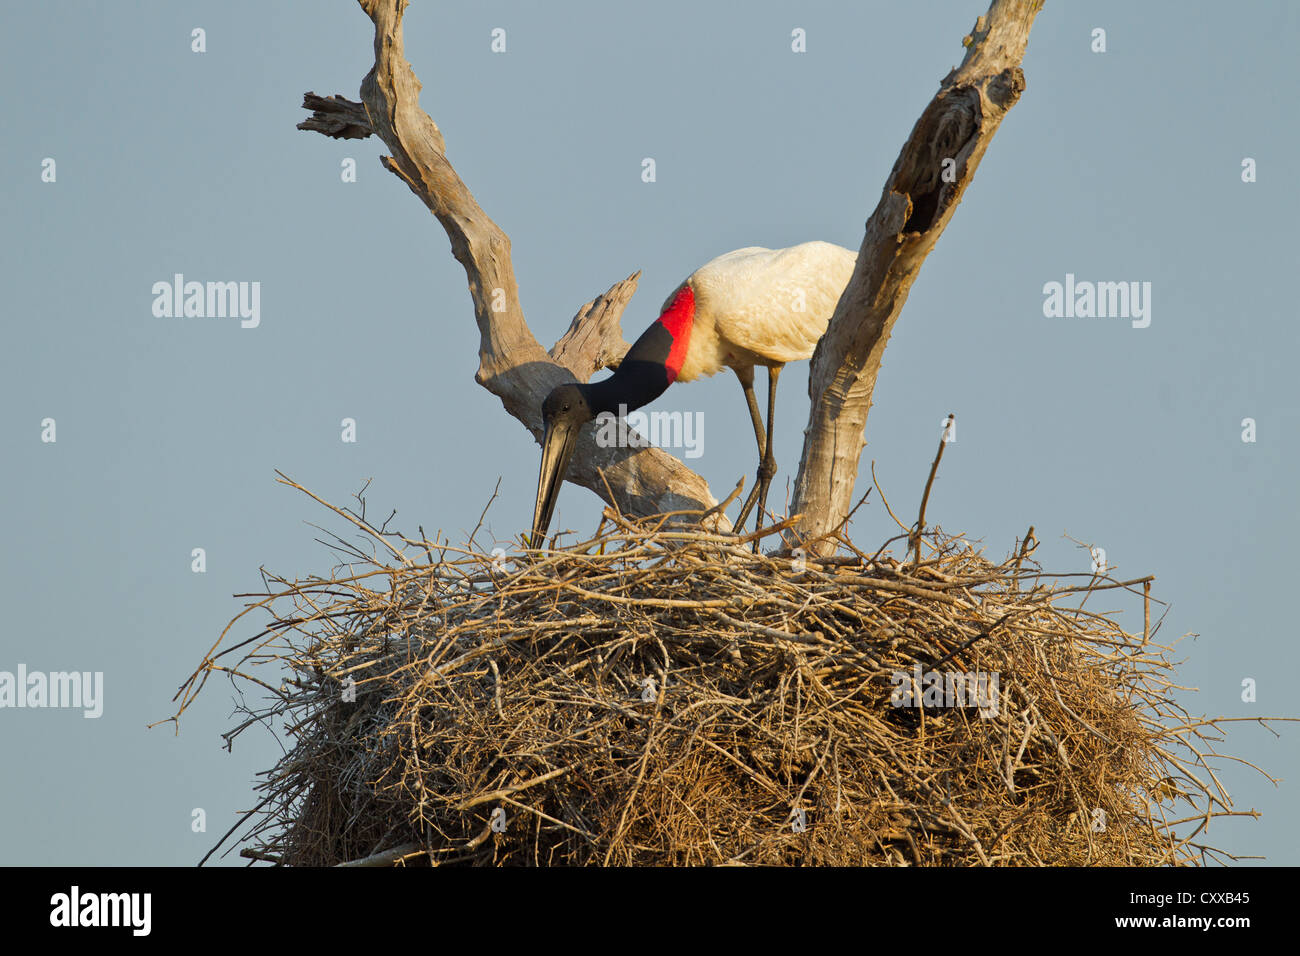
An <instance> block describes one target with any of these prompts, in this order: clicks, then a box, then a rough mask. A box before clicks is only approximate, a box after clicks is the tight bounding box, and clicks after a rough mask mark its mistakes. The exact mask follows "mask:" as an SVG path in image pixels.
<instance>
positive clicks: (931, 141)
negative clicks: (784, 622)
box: [791, 0, 1042, 552]
mask: <svg viewBox="0 0 1300 956" xmlns="http://www.w3.org/2000/svg"><path fill="white" fill-rule="evenodd" d="M1040 9H1042V0H994V3H993V5H992V6H991V7H990V8H989V12H988V13H987V14H986V15H985V16H982V17H980V18H979V19H978V20H977V21H976V23H975V29H974V31H973V32H972V33H971V34H970V35H969V36H967V37H966V38H965V40H964V41H963V42H964V43H965V44H966V48H967V49H966V57H965V59H964V60H963V61H962V64H961V66H959V67H957V68H956V69H955V70H953V71H952V72H950V73H949V74H948V76H947V77H946V78H945V79H944V81H943V83H942V84H941V85H940V87H939V92H938V93H936V94H935V97H934V99H933V100H931V101H930V105H929V106H927V107H926V108H925V112H923V113H922V114H921V118H920V119H919V120H917V122H916V126H914V127H913V128H912V133H911V135H910V136H909V137H908V139H907V142H906V143H904V144H903V150H902V152H901V153H900V154H899V156H898V159H897V160H896V161H895V163H894V168H893V170H892V172H890V174H889V180H888V181H887V182H886V183H885V188H884V191H883V193H882V195H881V197H880V203H879V204H878V205H877V206H876V211H875V212H873V213H872V214H871V218H870V219H868V220H867V232H866V236H865V238H864V239H863V240H862V247H861V249H860V250H859V252H858V263H857V267H856V269H855V270H854V273H853V278H852V279H851V280H849V285H848V288H847V289H845V290H844V294H843V296H841V297H840V301H839V305H838V306H837V307H836V309H835V314H834V315H833V316H832V317H831V321H830V325H829V326H828V327H827V329H826V334H825V335H823V336H822V340H821V341H820V342H819V343H818V344H817V351H816V352H814V353H813V358H812V369H811V373H810V375H809V377H808V397H809V399H810V400H811V402H812V405H811V408H810V411H809V416H808V428H807V430H806V431H805V433H804V446H803V456H802V458H801V459H800V462H799V474H798V476H797V477H796V479H795V486H794V502H793V504H792V506H791V511H792V513H794V514H799V515H802V519H801V521H800V523H799V526H798V532H799V537H800V538H802V539H803V540H805V541H807V542H809V546H810V547H811V548H812V549H813V550H816V551H823V552H824V551H828V550H830V549H831V547H832V546H833V545H832V542H829V541H827V540H826V538H825V537H824V536H825V535H827V534H829V533H831V532H833V531H835V530H836V529H837V528H838V527H839V525H840V524H841V522H843V521H844V519H845V516H846V515H848V513H849V509H850V507H851V506H852V497H853V486H854V482H855V481H856V480H857V475H858V465H859V461H860V459H861V456H862V449H863V447H864V446H865V445H866V434H865V428H866V422H867V412H868V411H869V410H870V408H871V404H872V402H871V398H872V394H873V392H874V390H875V386H876V377H877V375H879V373H880V361H881V359H882V358H883V357H884V353H885V345H886V343H887V342H888V341H889V334H890V332H891V331H893V328H894V322H895V321H896V320H897V319H898V315H899V313H900V312H901V311H902V309H903V303H905V302H906V301H907V294H908V292H909V291H910V290H911V288H912V282H913V281H914V280H915V279H916V275H917V273H918V272H919V271H920V270H921V264H922V263H923V262H924V261H925V257H926V256H927V255H929V254H930V250H931V249H933V248H934V244H935V242H936V241H938V239H939V236H940V235H941V234H942V233H943V230H944V227H945V226H947V225H948V220H949V219H951V218H952V214H953V212H954V211H955V210H956V208H957V203H959V202H960V201H961V197H962V193H964V192H965V191H966V187H967V186H968V185H969V184H970V181H971V179H972V178H973V177H974V175H975V168H976V167H977V166H978V165H979V162H980V160H981V159H982V158H983V156H984V151H985V150H986V149H988V145H989V142H990V141H991V140H992V139H993V134H994V133H995V132H996V131H997V128H998V125H999V124H1000V123H1001V122H1002V117H1003V116H1005V115H1006V113H1007V111H1008V110H1009V109H1011V107H1012V106H1014V105H1015V103H1016V101H1017V100H1018V99H1019V98H1020V93H1021V91H1023V90H1024V88H1025V77H1024V74H1023V73H1022V72H1021V71H1020V61H1021V59H1022V58H1023V57H1024V54H1025V44H1026V43H1027V42H1028V40H1029V28H1030V26H1032V24H1033V22H1034V17H1035V16H1036V15H1037V14H1038V11H1039V10H1040Z"/></svg>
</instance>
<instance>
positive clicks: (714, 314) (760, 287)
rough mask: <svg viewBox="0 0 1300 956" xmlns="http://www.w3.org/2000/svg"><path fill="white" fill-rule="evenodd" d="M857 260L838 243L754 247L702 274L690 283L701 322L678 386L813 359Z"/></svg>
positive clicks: (696, 319)
mask: <svg viewBox="0 0 1300 956" xmlns="http://www.w3.org/2000/svg"><path fill="white" fill-rule="evenodd" d="M857 258H858V254H857V253H856V252H852V251H850V250H848V249H845V248H843V247H842V246H837V245H834V244H833V243H829V242H805V243H801V244H800V245H797V246H790V247H789V248H788V249H764V248H762V247H761V246H749V247H746V248H744V249H737V250H735V251H734V252H728V253H725V254H724V255H721V256H718V257H717V258H716V259H712V260H710V261H709V262H706V263H705V264H704V265H702V266H700V267H699V268H698V269H696V270H695V271H694V272H692V273H691V274H690V276H689V277H688V278H687V279H686V281H685V282H684V283H682V284H683V285H689V286H690V287H691V290H692V291H693V292H694V293H695V314H694V317H693V320H692V322H691V332H690V344H689V345H688V347H687V349H686V356H685V359H684V361H683V362H682V366H681V370H680V371H679V372H678V373H677V377H676V380H677V381H679V382H689V381H692V380H694V379H697V378H700V377H701V376H708V375H714V374H716V373H717V372H718V370H719V369H721V368H722V367H723V366H727V367H730V368H744V367H748V368H753V367H754V366H755V365H763V366H768V367H771V366H773V365H784V364H785V363H786V362H793V361H796V360H798V359H806V358H809V357H811V356H812V353H813V349H815V348H816V347H817V342H818V340H819V339H821V337H822V334H823V333H824V332H825V331H826V324H827V323H828V322H829V321H830V318H831V315H832V313H834V311H835V305H836V303H837V302H839V299H840V293H842V292H843V291H844V287H845V286H847V285H848V284H849V278H850V277H851V276H852V275H853V266H854V264H855V263H856V262H857ZM680 288H681V287H680V286H679V287H678V289H675V290H674V291H673V294H672V295H670V296H669V297H668V299H667V301H665V303H664V310H665V311H666V310H667V309H668V307H669V305H670V304H671V303H672V300H673V299H674V297H675V296H676V295H677V293H678V291H679V290H680Z"/></svg>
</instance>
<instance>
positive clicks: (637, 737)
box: [177, 482, 1263, 866]
mask: <svg viewBox="0 0 1300 956" xmlns="http://www.w3.org/2000/svg"><path fill="white" fill-rule="evenodd" d="M290 483H291V484H292V482H290ZM295 487H300V486H297V485H295ZM303 490H304V491H305V489H303ZM313 497H314V496H313ZM358 497H359V500H361V501H362V507H361V509H360V510H357V511H353V510H349V509H340V508H335V507H334V506H329V505H327V507H330V508H331V509H332V510H333V511H334V512H335V513H336V514H337V515H340V516H342V517H344V518H346V519H347V520H348V521H350V522H351V523H352V524H353V525H355V526H356V527H358V528H360V529H361V530H362V531H363V533H364V534H365V535H366V536H367V538H368V540H370V542H371V543H372V544H375V545H376V547H375V548H373V549H372V551H374V552H375V553H371V554H367V553H365V551H363V550H361V549H358V548H357V547H355V546H354V545H353V544H352V543H350V542H345V541H343V539H341V538H338V537H335V539H334V542H333V545H332V546H333V547H334V548H336V549H338V550H339V551H340V552H341V553H344V554H345V556H346V563H345V564H343V565H341V566H339V567H338V568H336V569H335V572H334V573H333V574H332V575H331V576H329V577H328V578H312V579H309V580H305V581H289V580H285V579H282V578H274V577H270V576H267V578H266V583H267V589H266V593H264V594H260V595H256V596H255V597H256V600H255V602H254V603H252V604H250V605H249V607H248V608H247V609H246V610H245V611H244V612H243V614H241V615H240V616H239V617H237V618H236V619H235V621H232V622H231V626H230V627H228V628H227V629H226V631H225V632H224V633H223V635H222V638H221V639H219V640H218V643H217V645H216V646H215V647H214V648H213V649H212V650H211V652H210V653H209V654H208V655H207V657H206V658H205V660H204V661H203V663H202V664H201V666H200V667H199V668H198V670H197V671H196V672H195V673H194V675H193V676H192V677H191V678H190V679H189V680H188V681H187V682H186V683H185V684H184V685H183V686H182V688H181V691H180V692H179V693H178V695H177V697H178V701H179V710H178V712H177V717H179V716H180V713H181V712H183V711H184V710H185V708H186V707H188V706H189V705H190V704H191V703H192V702H193V700H194V697H195V695H196V694H197V693H198V691H199V690H200V689H201V688H202V687H203V686H204V684H205V683H206V681H207V679H208V678H209V677H210V676H212V675H214V674H224V675H227V676H229V677H230V679H231V680H232V681H233V682H235V684H236V685H237V686H239V687H240V688H241V697H244V693H243V691H244V689H248V690H250V691H251V692H252V694H251V695H250V696H256V698H257V701H258V702H257V703H255V704H250V705H247V709H246V710H245V712H244V716H245V717H246V719H244V720H243V721H242V722H241V723H240V724H239V725H238V726H236V727H234V728H233V729H231V730H230V731H229V732H228V733H227V734H226V739H227V745H228V746H229V744H230V742H231V741H233V739H234V738H235V737H236V736H238V735H239V734H240V733H242V732H243V731H244V730H247V729H248V728H249V727H252V726H255V725H263V726H265V727H275V726H280V727H282V728H283V733H284V735H285V739H286V740H287V751H286V753H285V755H284V757H283V758H282V759H281V760H280V761H279V763H277V764H276V766H275V767H273V768H272V769H270V770H269V771H266V772H265V774H264V775H263V779H262V780H261V781H260V782H259V784H258V785H257V786H258V789H259V790H260V792H261V796H262V799H261V801H260V803H259V804H258V805H257V807H255V808H254V809H253V810H251V811H249V812H248V814H246V815H245V817H244V818H243V820H242V821H241V823H240V824H239V825H237V826H236V827H235V828H232V830H231V831H230V832H229V833H227V834H226V836H225V837H223V840H222V841H221V843H219V844H218V847H214V848H213V849H214V851H215V850H216V849H218V848H219V847H220V846H221V845H222V844H224V843H226V841H227V839H229V838H231V837H233V836H234V835H235V834H236V833H237V832H239V831H241V829H242V832H241V833H240V836H239V838H238V840H237V841H236V843H235V845H242V846H243V849H241V851H240V852H241V855H242V856H244V857H247V858H251V859H254V860H263V861H272V862H275V863H281V864H292V865H330V864H340V863H351V864H353V865H358V864H359V865H392V864H399V865H402V864H405V865H425V864H428V863H433V864H445V863H461V864H465V863H469V864H491V865H502V864H523V865H556V864H729V863H730V864H894V865H935V864H937V865H949V866H951V865H966V864H983V865H997V864H1012V865H1033V864H1076V865H1161V864H1176V863H1198V862H1206V861H1207V860H1220V861H1221V860H1224V859H1226V854H1222V852H1221V851H1218V850H1214V849H1212V848H1210V847H1208V846H1206V845H1204V844H1202V843H1200V842H1197V840H1198V838H1199V837H1200V835H1201V833H1202V831H1203V830H1204V828H1205V826H1206V825H1207V824H1208V823H1209V821H1210V820H1211V819H1212V818H1213V817H1216V816H1224V815H1254V814H1253V811H1248V812H1241V811H1234V810H1233V809H1232V806H1231V801H1230V800H1229V798H1228V795H1227V793H1226V792H1225V791H1224V789H1223V787H1222V786H1221V785H1220V783H1219V781H1218V779H1217V778H1216V776H1215V771H1214V769H1213V768H1212V767H1211V766H1210V763H1209V760H1210V759H1212V758H1215V757H1219V756H1220V755H1219V754H1217V753H1216V752H1215V750H1214V747H1213V742H1214V741H1216V740H1218V739H1220V738H1219V737H1218V736H1217V735H1218V733H1219V730H1220V728H1219V724H1220V723H1221V721H1215V720H1198V719H1193V718H1191V717H1189V715H1188V714H1187V713H1186V712H1185V711H1184V710H1183V709H1182V708H1180V707H1179V706H1178V705H1177V704H1175V703H1174V701H1173V700H1172V692H1173V691H1174V690H1175V689H1176V685H1175V684H1174V683H1173V674H1172V665H1171V663H1170V661H1169V657H1168V655H1169V652H1170V648H1169V647H1167V646H1163V645H1159V644H1156V643H1154V641H1153V640H1152V637H1153V633H1146V634H1143V635H1133V634H1128V633H1126V632H1125V631H1124V630H1122V629H1121V628H1120V627H1119V626H1118V624H1116V623H1115V622H1114V621H1113V620H1112V616H1108V615H1107V614H1105V613H1100V612H1098V611H1094V610H1088V609H1086V608H1085V607H1084V604H1085V603H1086V600H1087V598H1088V597H1089V596H1094V595H1097V594H1099V593H1102V592H1109V593H1110V594H1111V595H1112V596H1113V595H1117V594H1121V593H1123V592H1129V593H1132V594H1136V595H1138V596H1139V598H1140V597H1141V596H1142V595H1143V588H1144V586H1145V585H1147V584H1148V583H1149V580H1139V581H1133V582H1117V581H1113V580H1111V579H1109V578H1088V577H1087V576H1086V575H1084V576H1083V578H1084V580H1083V582H1082V583H1078V584H1069V583H1066V582H1067V581H1068V579H1069V577H1070V576H1054V577H1050V578H1049V577H1046V576H1044V575H1043V574H1042V572H1041V569H1039V568H1038V566H1037V565H1036V564H1035V563H1034V561H1033V557H1032V547H1028V546H1027V545H1029V544H1030V543H1031V542H1032V535H1026V542H1025V544H1022V545H1021V546H1019V547H1018V548H1016V549H1015V551H1014V552H1013V554H1012V556H1011V557H1010V558H1009V559H1008V560H1006V561H1004V562H1002V563H1000V564H998V563H993V562H990V561H988V560H986V559H985V558H984V557H983V556H981V555H980V554H979V553H977V552H976V551H974V550H972V549H971V547H970V545H969V544H968V543H967V542H966V541H965V540H964V539H962V538H960V537H949V536H945V535H943V534H941V533H939V532H930V533H927V534H926V535H925V539H924V543H925V544H926V546H927V550H928V554H927V555H925V558H924V560H920V561H915V560H911V554H910V550H911V548H910V545H915V544H916V538H915V535H912V536H911V538H912V540H911V541H910V542H909V548H908V549H907V551H905V557H907V558H908V559H909V560H907V561H905V562H902V563H900V561H898V560H895V559H893V558H891V557H887V556H886V555H885V554H884V553H883V551H884V549H883V548H882V549H881V552H882V553H876V554H867V553H864V552H862V551H859V550H858V549H857V548H855V547H854V546H853V544H852V543H851V542H850V541H849V540H848V539H847V538H846V537H842V538H841V542H840V544H841V547H840V549H839V552H838V553H837V555H836V556H834V557H832V558H829V559H826V560H818V561H813V560H811V559H807V560H804V559H801V558H800V557H799V556H798V555H795V556H793V557H772V556H767V555H761V554H760V555H755V554H751V553H750V550H749V549H748V548H747V547H745V546H744V545H743V544H739V543H738V542H737V539H736V538H735V537H734V536H727V535H719V534H711V533H706V532H703V531H699V530H681V529H671V528H668V527H667V526H665V525H664V524H663V522H662V521H660V522H653V521H652V522H632V521H629V520H627V519H625V518H623V517H621V516H618V515H614V514H611V513H608V512H607V513H606V520H605V521H603V522H602V524H601V527H600V528H599V529H598V530H597V532H596V534H595V535H594V536H593V537H592V538H591V539H590V540H587V541H584V542H581V543H580V544H575V545H573V546H571V547H567V548H564V549H563V550H558V551H550V552H542V553H538V552H531V553H526V554H523V555H517V556H513V557H510V556H506V555H505V554H504V553H503V552H498V553H497V554H496V555H493V554H490V553H484V552H483V551H482V550H481V549H476V548H475V547H474V545H473V543H472V542H473V536H471V538H470V543H469V544H468V545H467V546H465V547H452V546H450V545H448V544H445V543H442V544H439V543H435V542H430V541H428V540H425V539H424V536H423V532H421V538H420V539H408V538H405V537H403V536H401V535H396V534H393V533H390V532H387V531H386V530H385V529H384V528H380V527H375V526H373V525H372V524H371V523H370V522H369V521H367V519H366V518H365V511H364V499H363V498H361V497H360V496H358ZM317 500H319V499H317ZM907 537H908V535H907V534H904V535H900V536H899V538H900V539H903V538H907ZM379 542H382V545H379V544H378V543H379ZM381 548H382V550H381ZM1148 600H1149V599H1148ZM1148 607H1149V604H1148ZM262 610H265V611H266V612H268V613H269V614H270V617H271V622H270V624H269V626H268V627H267V628H266V629H265V630H263V631H262V632H261V633H259V634H257V635H255V636H253V637H249V638H247V639H244V640H242V641H238V642H235V643H230V644H229V645H228V646H227V641H228V640H233V639H232V638H231V637H230V635H231V634H232V630H233V627H234V625H235V624H236V622H239V621H241V620H243V619H244V618H245V616H246V615H249V614H253V613H260V612H261V611H262ZM1148 621H1149V619H1148ZM1157 627H1158V626H1157ZM1146 629H1147V630H1149V629H1150V628H1149V623H1148V625H1147V628H1146ZM286 667H287V669H288V670H289V671H290V673H289V674H288V676H287V677H285V678H284V680H283V683H281V678H282V675H283V674H284V669H285V668H286ZM277 685H278V687H277ZM267 695H269V696H267ZM1260 772H1261V773H1262V772H1263V771H1260ZM1180 810H1181V811H1182V812H1181V813H1180ZM209 855H211V854H209Z"/></svg>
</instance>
